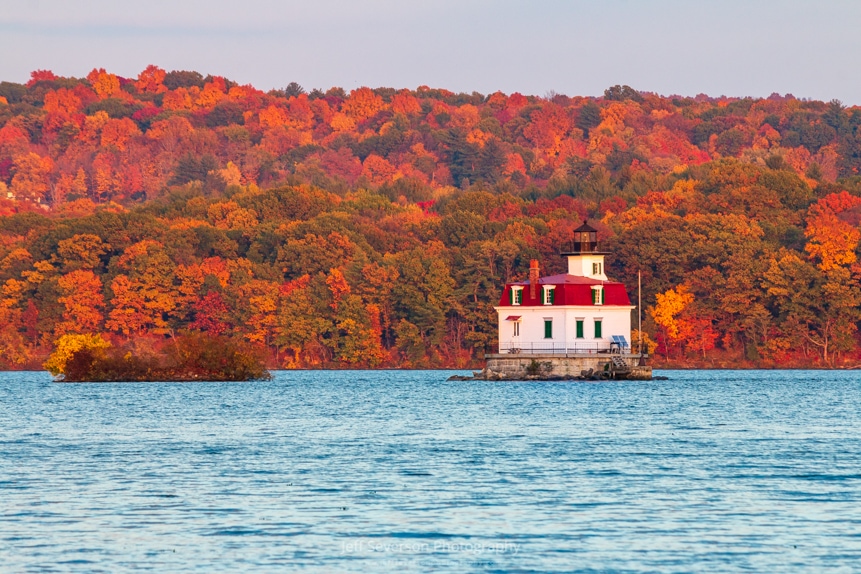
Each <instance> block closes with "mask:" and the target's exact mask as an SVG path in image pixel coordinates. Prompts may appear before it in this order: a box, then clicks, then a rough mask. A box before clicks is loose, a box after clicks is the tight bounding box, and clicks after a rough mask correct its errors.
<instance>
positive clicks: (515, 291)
mask: <svg viewBox="0 0 861 574" xmlns="http://www.w3.org/2000/svg"><path fill="white" fill-rule="evenodd" d="M511 304H512V305H523V287H512V288H511Z"/></svg>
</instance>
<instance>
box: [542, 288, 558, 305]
mask: <svg viewBox="0 0 861 574" xmlns="http://www.w3.org/2000/svg"><path fill="white" fill-rule="evenodd" d="M555 300H556V289H555V288H554V287H545V288H544V304H545V305H552V304H553V302H554V301H555Z"/></svg>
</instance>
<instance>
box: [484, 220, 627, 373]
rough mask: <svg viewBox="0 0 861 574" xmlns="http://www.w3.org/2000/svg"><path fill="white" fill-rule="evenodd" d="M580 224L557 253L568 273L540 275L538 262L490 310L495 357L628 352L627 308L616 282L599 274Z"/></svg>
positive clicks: (591, 239)
mask: <svg viewBox="0 0 861 574" xmlns="http://www.w3.org/2000/svg"><path fill="white" fill-rule="evenodd" d="M597 235H598V234H597V231H596V230H595V229H593V228H592V227H590V226H589V225H588V224H587V223H586V222H584V223H583V225H582V226H580V227H579V228H577V229H576V230H575V231H574V244H573V246H572V248H571V250H570V251H568V252H566V253H562V255H563V256H565V257H567V258H568V273H565V274H562V275H551V276H549V277H541V276H540V273H539V268H538V262H537V261H535V260H533V261H532V262H531V264H530V269H529V279H528V280H527V281H521V282H518V283H508V284H506V285H505V289H503V292H502V299H501V300H500V302H499V305H498V306H497V307H495V309H496V311H497V314H498V319H499V353H500V354H505V353H509V354H530V355H535V354H548V355H557V354H563V355H564V356H568V355H581V354H607V353H613V352H619V353H629V352H630V347H629V342H628V339H629V337H630V335H631V310H632V309H634V307H633V306H632V305H631V301H630V299H629V298H628V293H627V291H626V290H625V286H624V285H623V284H622V283H619V282H616V281H610V280H609V279H608V278H607V275H605V273H604V256H605V255H606V253H605V252H603V251H600V249H599V247H598V238H597Z"/></svg>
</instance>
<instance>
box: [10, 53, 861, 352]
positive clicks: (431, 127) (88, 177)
mask: <svg viewBox="0 0 861 574" xmlns="http://www.w3.org/2000/svg"><path fill="white" fill-rule="evenodd" d="M859 126H861V108H846V107H844V106H842V105H841V104H840V102H837V101H832V102H828V103H825V102H818V101H802V100H798V99H795V98H793V97H792V96H778V95H774V96H772V97H770V98H768V99H750V98H746V99H739V98H709V97H706V96H698V97H696V98H683V97H661V96H657V95H654V94H647V93H640V92H637V91H635V90H633V89H631V88H629V87H627V86H615V87H612V88H609V89H608V90H607V91H606V92H605V94H604V96H603V97H599V98H589V97H568V96H565V95H558V94H552V95H549V96H548V97H543V98H542V97H534V96H523V95H520V94H508V95H506V94H502V93H494V94H489V95H482V94H478V93H473V94H455V93H451V92H448V91H446V90H442V89H431V88H427V87H420V88H418V89H416V90H414V91H410V90H395V89H390V88H377V89H369V88H360V89H357V90H353V91H352V92H350V93H346V92H345V91H344V90H342V89H340V88H332V89H330V90H328V91H326V92H325V93H324V92H322V91H319V90H314V91H311V92H310V93H305V91H304V90H303V89H302V88H301V87H300V86H298V85H296V84H290V85H288V86H287V87H286V88H285V89H283V90H277V91H272V92H269V93H264V92H261V91H259V90H256V89H254V88H253V87H251V86H239V85H236V84H235V83H233V82H231V81H229V80H227V79H224V78H220V77H206V78H204V77H202V76H201V75H200V74H198V73H196V72H185V71H180V72H176V71H175V72H169V73H167V72H165V71H164V70H161V69H159V68H156V67H154V66H150V67H148V68H147V69H146V70H144V71H143V72H141V74H140V75H139V77H138V78H136V79H126V78H120V77H117V76H115V75H113V74H110V73H108V72H106V71H104V70H93V72H92V73H90V74H89V75H88V76H87V78H85V79H75V78H59V77H55V76H54V75H53V74H52V73H50V72H47V71H37V72H34V73H33V76H32V79H31V81H30V82H28V83H27V84H26V85H21V84H14V83H10V82H0V284H2V291H0V366H3V367H5V368H20V367H23V366H27V365H29V366H33V365H39V364H40V363H41V361H42V360H43V359H44V357H45V356H46V355H47V354H48V353H49V352H50V350H51V348H52V346H53V344H54V342H55V341H56V340H57V339H58V338H59V337H60V336H62V335H64V334H75V333H104V334H105V336H107V337H109V338H114V339H117V340H118V341H128V340H132V341H135V344H137V345H139V346H141V347H147V348H154V349H155V348H158V347H159V346H161V345H163V344H164V341H165V340H170V338H171V337H172V336H174V335H176V334H179V333H183V332H187V331H191V332H194V331H205V332H207V333H210V334H213V335H226V336H232V337H236V338H242V339H245V340H246V341H249V342H251V343H254V344H255V345H258V346H260V347H261V349H262V350H264V351H266V352H267V353H268V355H269V356H270V361H271V363H272V365H273V366H286V367H323V366H354V367H380V366H404V367H430V366H450V367H464V366H468V365H474V364H476V361H477V360H479V359H480V358H481V356H482V354H483V353H484V352H485V351H489V350H492V345H493V342H494V341H495V338H496V333H495V330H496V328H495V325H494V323H493V321H494V313H493V310H492V306H493V304H494V303H496V302H497V301H498V300H499V292H500V288H501V287H502V285H503V284H504V283H505V282H506V281H510V280H512V279H514V278H523V277H524V275H525V272H526V269H527V267H528V262H529V260H530V259H539V260H540V261H541V265H542V267H543V268H544V271H546V272H558V271H561V270H562V267H563V261H562V259H561V258H560V257H559V256H558V253H559V250H560V248H561V247H563V246H564V245H565V244H566V242H569V241H570V240H571V237H572V235H571V234H572V231H573V229H574V228H575V227H577V226H578V225H579V224H580V223H581V222H582V220H583V219H585V218H589V219H590V222H591V223H592V224H593V225H595V226H596V227H598V228H599V231H600V234H601V236H600V239H601V240H602V241H603V242H604V244H605V246H606V247H607V248H608V249H609V250H610V251H612V252H613V253H614V256H613V257H612V258H611V261H610V264H611V268H610V269H608V274H609V275H610V276H611V277H612V278H614V279H618V280H621V281H624V282H625V283H626V284H627V285H628V286H629V289H635V287H636V282H637V272H638V271H642V276H643V287H644V306H645V307H646V308H647V312H646V313H644V318H645V324H644V330H645V331H646V332H647V334H648V335H649V337H650V338H651V339H652V340H654V341H655V342H656V344H657V354H658V355H659V357H661V360H662V361H666V362H668V363H667V364H672V365H693V364H701V365H715V366H720V365H724V366H854V365H856V364H858V363H861V343H859V339H858V337H857V324H858V321H859V320H861V313H859V304H861V290H859V281H861V266H859V265H858V263H857V251H858V244H859V238H861V234H859V223H861V177H859V168H861V131H859ZM632 292H633V291H632Z"/></svg>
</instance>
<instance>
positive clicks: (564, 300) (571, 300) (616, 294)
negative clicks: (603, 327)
mask: <svg viewBox="0 0 861 574" xmlns="http://www.w3.org/2000/svg"><path fill="white" fill-rule="evenodd" d="M544 285H553V286H554V287H556V289H555V293H554V296H553V305H554V306H556V305H593V303H592V286H593V285H602V286H603V287H604V304H603V306H605V307H606V306H607V305H630V304H631V300H630V299H629V298H628V292H627V291H626V290H625V286H624V285H623V284H622V283H619V282H617V281H601V280H600V279H591V278H589V277H582V276H580V275H568V274H564V275H551V276H549V277H541V278H540V279H539V280H538V286H537V288H536V289H535V297H534V298H532V297H530V296H529V295H530V293H529V291H530V289H529V281H520V282H518V283H506V285H505V289H503V290H502V297H501V299H500V301H499V306H500V307H519V306H522V305H527V306H529V305H535V306H537V305H544V300H543V298H542V297H543V293H542V291H543V289H542V287H543V286H544ZM512 286H515V287H523V300H522V302H521V304H520V305H512V304H511V295H510V293H511V287H512Z"/></svg>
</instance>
